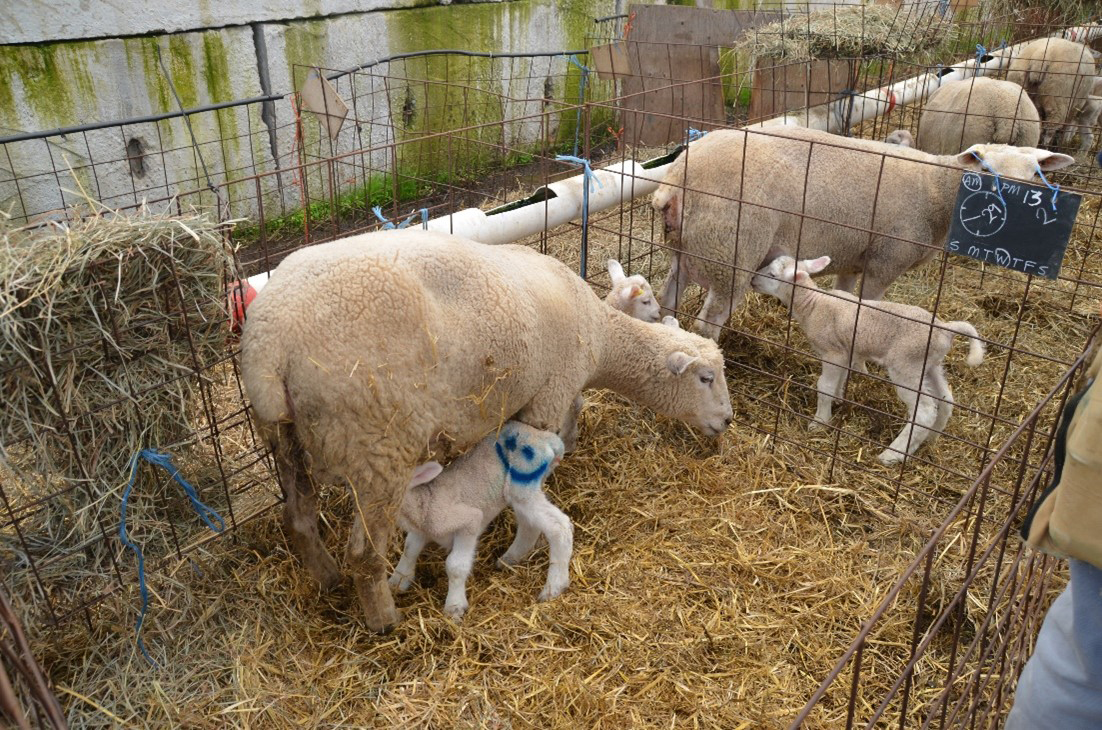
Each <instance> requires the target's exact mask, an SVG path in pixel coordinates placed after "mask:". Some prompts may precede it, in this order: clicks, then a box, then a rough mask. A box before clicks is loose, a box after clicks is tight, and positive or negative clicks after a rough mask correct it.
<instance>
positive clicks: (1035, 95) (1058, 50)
mask: <svg viewBox="0 0 1102 730" xmlns="http://www.w3.org/2000/svg"><path fill="white" fill-rule="evenodd" d="M1096 73H1097V68H1096V67H1095V63H1094V55H1093V54H1092V53H1091V51H1090V49H1089V48H1087V47H1086V46H1085V45H1083V44H1082V43H1076V42H1075V41H1069V40H1064V39H1063V38H1038V39H1037V40H1035V41H1033V42H1031V43H1028V44H1026V45H1025V46H1023V47H1022V49H1021V50H1020V51H1019V52H1018V54H1017V55H1016V56H1014V58H1012V59H1010V67H1009V70H1008V71H1007V73H1006V78H1007V80H1008V81H1012V82H1014V83H1016V84H1018V85H1019V86H1021V87H1022V88H1023V89H1025V90H1026V92H1028V93H1029V95H1030V97H1031V98H1032V99H1033V103H1034V104H1036V105H1037V111H1038V112H1040V115H1041V120H1042V121H1041V146H1042V147H1048V146H1049V145H1055V146H1061V145H1063V144H1066V143H1067V141H1068V139H1070V137H1071V135H1073V134H1074V133H1075V123H1076V118H1077V116H1078V115H1079V112H1080V111H1081V110H1082V109H1083V107H1084V105H1085V104H1086V103H1087V96H1088V94H1089V93H1090V89H1091V86H1092V85H1093V84H1094V77H1095V75H1096Z"/></svg>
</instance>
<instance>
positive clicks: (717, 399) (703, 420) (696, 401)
mask: <svg viewBox="0 0 1102 730" xmlns="http://www.w3.org/2000/svg"><path fill="white" fill-rule="evenodd" d="M671 319H673V318H672V317H667V318H666V320H664V322H665V324H663V325H662V326H666V327H670V328H672V329H675V330H676V334H674V333H670V334H671V342H670V351H669V352H668V353H667V355H666V362H665V364H666V369H667V370H668V373H669V375H670V377H672V378H673V393H672V398H671V399H670V404H669V406H668V407H667V408H665V409H663V410H664V411H665V412H666V414H667V415H669V416H673V417H674V418H678V419H680V420H682V421H684V422H686V423H688V424H689V425H690V426H693V427H694V428H697V429H699V430H700V431H702V432H704V434H705V435H706V436H718V435H719V434H721V433H723V432H724V431H726V430H727V427H728V426H730V425H731V421H732V420H733V418H734V412H733V411H732V409H731V395H730V393H729V392H728V391H727V378H726V377H725V375H724V371H723V352H722V351H721V350H720V349H719V346H718V345H717V344H716V343H715V342H713V341H712V340H710V339H708V338H707V337H701V336H700V335H698V334H694V333H692V332H685V331H684V330H681V329H680V328H679V327H678V326H677V324H676V320H673V322H669V320H671Z"/></svg>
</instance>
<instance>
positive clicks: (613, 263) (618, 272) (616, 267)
mask: <svg viewBox="0 0 1102 730" xmlns="http://www.w3.org/2000/svg"><path fill="white" fill-rule="evenodd" d="M608 275H609V276H611V277H612V283H613V284H616V282H618V281H623V279H624V267H623V266H620V262H619V261H617V260H616V259H609V260H608Z"/></svg>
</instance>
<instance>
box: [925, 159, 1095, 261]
mask: <svg viewBox="0 0 1102 730" xmlns="http://www.w3.org/2000/svg"><path fill="white" fill-rule="evenodd" d="M1082 200H1083V199H1082V196H1080V195H1076V194H1075V193H1066V192H1064V191H1062V190H1061V191H1059V192H1055V191H1054V190H1053V188H1050V187H1048V186H1047V185H1034V184H1032V183H1025V182H1020V181H1018V180H1004V179H1002V178H998V177H995V176H994V175H988V174H986V173H976V172H966V173H964V175H963V177H961V180H960V189H959V190H958V191H957V202H956V205H954V206H953V221H952V225H951V226H950V227H949V240H948V241H947V242H946V245H945V248H946V250H948V251H949V252H950V253H957V254H961V255H963V256H970V257H971V258H974V259H978V260H980V261H986V262H988V263H991V264H996V265H998V266H1003V267H1006V268H1008V269H1014V270H1015V271H1021V272H1022V273H1024V274H1034V275H1036V276H1043V277H1046V278H1048V279H1055V278H1056V276H1057V275H1058V274H1059V273H1060V263H1061V262H1062V261H1063V259H1064V251H1065V249H1067V246H1068V239H1069V238H1070V237H1071V229H1072V226H1073V225H1074V224H1075V215H1076V213H1078V212H1079V204H1080V203H1081V202H1082Z"/></svg>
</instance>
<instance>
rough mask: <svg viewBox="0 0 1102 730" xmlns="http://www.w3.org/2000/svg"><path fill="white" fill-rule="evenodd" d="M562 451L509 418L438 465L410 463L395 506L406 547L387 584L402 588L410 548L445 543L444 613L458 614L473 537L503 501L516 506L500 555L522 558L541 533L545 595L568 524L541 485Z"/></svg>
mask: <svg viewBox="0 0 1102 730" xmlns="http://www.w3.org/2000/svg"><path fill="white" fill-rule="evenodd" d="M562 456H563V442H562V439H560V438H559V437H558V436H556V435H555V434H553V433H551V432H550V431H540V430H539V429H535V428H532V427H531V426H526V425H524V424H523V423H520V422H519V421H509V422H508V423H506V424H505V425H504V426H503V427H502V429H501V433H500V434H490V435H489V436H487V437H486V438H484V439H482V441H481V442H479V444H478V446H476V447H475V448H474V449H472V450H471V451H468V452H467V453H466V454H464V455H463V456H460V457H459V458H458V459H456V460H455V461H453V462H452V463H451V464H449V465H448V467H447V468H446V469H445V468H443V467H441V466H440V464H439V463H437V462H435V461H430V462H428V463H426V464H422V465H421V466H419V467H417V469H416V470H415V471H414V473H413V479H412V480H411V481H410V485H409V489H408V491H407V492H406V496H405V497H404V498H403V500H402V508H401V511H400V512H399V514H398V524H399V525H401V526H402V528H403V529H404V530H406V547H405V551H404V552H403V553H402V558H401V559H400V560H399V561H398V565H397V567H396V568H395V569H394V573H393V574H392V575H391V576H390V580H389V583H390V586H391V588H397V589H398V590H399V591H404V590H406V589H407V588H409V586H410V583H411V582H412V581H413V576H414V573H415V571H416V569H417V558H418V556H419V555H420V554H421V551H422V550H423V549H424V547H425V545H427V544H428V543H429V542H430V541H431V542H435V543H436V544H438V545H440V546H441V547H444V548H446V549H447V550H448V551H449V552H448V558H447V561H446V562H445V569H446V570H447V573H448V596H447V598H446V599H445V601H444V613H446V614H447V615H448V616H451V617H452V618H453V619H455V620H456V621H458V620H459V619H461V618H462V617H463V614H464V613H466V611H467V576H469V575H470V573H471V566H473V565H474V558H475V551H476V550H477V548H478V538H479V536H481V535H482V533H483V532H485V531H486V528H487V527H488V526H489V524H490V522H492V521H493V519H494V518H495V517H497V516H498V515H499V514H500V513H501V511H502V510H503V509H505V507H506V505H508V506H510V507H512V508H513V512H514V513H515V514H516V518H517V534H516V537H515V538H514V540H513V544H512V545H510V546H509V549H508V550H507V551H506V552H505V554H504V555H502V556H501V562H502V563H504V564H506V565H515V564H516V563H519V562H520V561H522V560H524V559H525V558H526V557H528V555H529V554H530V553H531V552H532V548H534V547H535V545H536V540H537V539H538V538H539V536H540V535H541V534H542V535H544V536H545V537H546V538H547V544H548V547H549V548H550V553H551V565H550V567H549V568H548V570H547V583H546V584H545V585H544V587H543V590H542V591H541V592H540V594H539V600H540V601H549V600H551V599H552V598H555V597H556V596H558V595H559V594H560V593H562V592H563V591H564V590H566V587H567V586H568V585H570V555H571V553H572V552H573V546H574V539H573V535H574V528H573V525H571V523H570V518H569V517H567V516H566V515H565V514H563V512H562V510H560V509H559V508H558V507H556V506H555V505H554V504H552V503H551V502H550V501H549V500H548V499H547V496H546V495H545V494H544V493H543V484H544V482H545V481H546V480H547V477H548V476H549V475H550V474H551V471H552V470H553V469H554V468H555V466H556V465H558V463H559V461H560V460H561V459H562Z"/></svg>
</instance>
